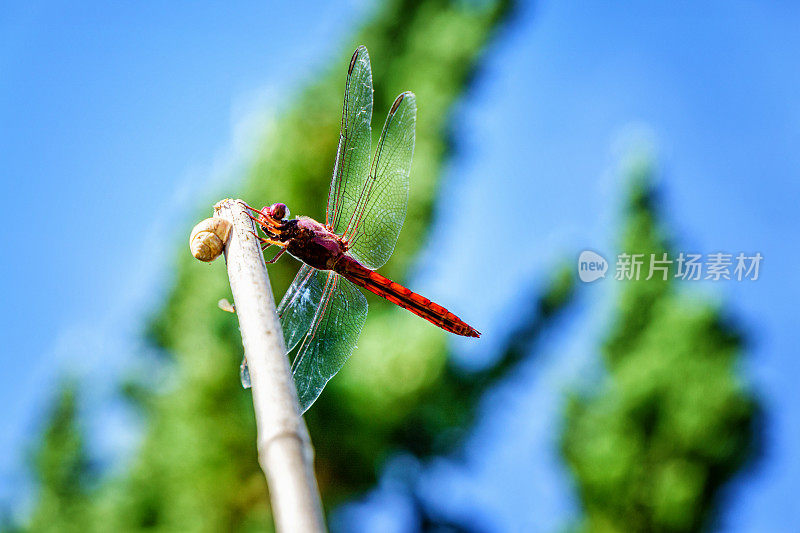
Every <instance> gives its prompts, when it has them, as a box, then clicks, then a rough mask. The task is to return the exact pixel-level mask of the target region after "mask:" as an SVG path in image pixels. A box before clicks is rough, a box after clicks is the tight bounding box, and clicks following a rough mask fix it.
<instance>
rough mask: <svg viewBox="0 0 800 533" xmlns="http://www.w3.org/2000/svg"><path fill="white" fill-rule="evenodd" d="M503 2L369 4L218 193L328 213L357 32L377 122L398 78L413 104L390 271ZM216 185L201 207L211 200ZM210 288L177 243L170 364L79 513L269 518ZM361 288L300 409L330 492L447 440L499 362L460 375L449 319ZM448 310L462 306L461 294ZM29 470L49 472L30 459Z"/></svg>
mask: <svg viewBox="0 0 800 533" xmlns="http://www.w3.org/2000/svg"><path fill="white" fill-rule="evenodd" d="M509 9H510V2H509V1H508V0H496V1H482V2H463V1H444V0H433V1H428V2H420V1H411V0H391V1H389V2H387V3H385V4H384V5H382V6H380V7H379V8H378V9H377V11H376V12H375V14H374V16H373V18H372V20H371V21H370V22H368V23H367V24H366V25H365V26H364V28H363V29H362V30H361V31H359V32H358V34H357V36H356V37H355V38H354V39H353V40H352V41H351V42H350V43H348V44H347V46H346V48H345V49H343V50H341V51H340V53H337V54H333V55H332V57H331V65H330V68H329V69H328V71H327V72H326V73H325V74H324V75H323V76H322V77H321V78H320V80H319V81H317V82H315V83H313V84H311V85H310V86H308V87H306V88H305V89H303V90H302V91H301V92H300V93H299V95H298V96H297V97H296V99H295V100H293V101H292V102H287V103H286V110H285V112H283V113H282V114H281V115H280V117H279V118H278V119H277V120H276V122H275V123H274V124H272V125H271V127H270V128H269V129H268V131H266V132H265V133H264V137H263V139H261V141H260V144H259V146H260V148H259V151H258V153H257V156H256V158H255V160H254V162H253V164H252V166H251V168H250V170H249V172H248V175H247V176H246V177H245V181H244V183H243V184H242V185H235V186H234V185H232V186H231V187H230V189H228V190H225V191H222V193H221V194H222V195H224V196H231V197H241V198H243V199H246V200H247V201H248V202H249V203H251V204H252V205H263V204H268V203H272V202H276V201H281V202H284V203H286V204H287V205H288V206H289V207H290V208H291V210H292V212H293V213H295V214H305V215H309V216H312V217H316V218H318V219H323V218H324V209H325V203H326V196H327V192H328V184H329V182H330V177H331V172H332V169H333V158H334V155H335V152H336V143H337V141H338V129H339V124H340V113H341V105H342V95H343V90H344V83H345V75H346V69H347V64H348V63H347V62H348V60H349V58H350V51H352V50H353V49H354V48H355V46H356V45H357V44H365V45H366V46H367V47H368V49H369V52H370V56H371V59H372V69H373V79H374V86H375V94H374V99H375V106H374V109H375V112H374V120H373V133H374V134H375V135H376V136H377V135H378V133H379V132H380V127H381V125H382V123H383V120H384V118H385V114H386V113H388V110H389V106H390V105H391V102H392V101H393V99H394V97H395V96H396V95H397V94H398V93H400V92H401V91H404V90H408V89H410V90H413V91H414V92H415V93H416V95H417V102H418V106H419V109H418V122H417V142H416V150H415V153H414V162H413V165H412V171H411V172H412V178H411V192H410V199H409V208H408V215H407V218H406V222H405V225H404V228H403V232H402V233H401V235H400V240H399V242H398V244H397V247H396V249H395V253H394V255H393V257H392V259H391V260H390V262H389V263H388V264H387V265H386V266H385V267H384V268H383V269H382V270H381V271H382V272H383V273H384V274H386V275H388V276H390V277H392V278H394V279H398V280H401V281H402V279H403V277H404V274H405V272H406V271H407V270H408V267H409V265H411V264H412V262H413V260H414V257H415V255H416V253H417V252H418V250H419V248H420V247H421V245H422V244H423V243H424V241H425V236H426V231H427V228H428V227H429V225H430V223H431V220H432V213H433V206H434V201H435V198H436V192H437V189H438V182H439V178H440V174H441V170H442V165H443V162H444V161H445V158H446V156H447V154H448V151H449V146H450V142H449V138H448V129H447V122H448V119H449V116H450V113H451V109H452V106H453V104H454V103H455V101H456V100H457V99H458V98H459V97H460V96H461V94H462V93H463V91H464V90H465V87H466V86H467V84H468V82H469V80H470V78H471V76H472V74H473V72H474V69H475V67H476V66H477V65H478V63H479V61H480V56H481V52H482V50H483V48H484V46H485V45H486V43H487V41H488V39H489V38H490V37H491V35H492V33H493V32H494V31H495V29H496V28H497V27H498V26H499V24H500V23H501V22H502V21H503V20H504V19H505V18H506V16H507V15H508V13H509ZM217 199H218V198H215V199H214V200H211V201H210V202H209V203H208V204H207V205H206V206H205V207H204V208H203V211H202V213H199V214H198V218H200V217H204V216H208V213H209V212H210V206H211V203H213V201H215V200H217ZM190 225H191V224H187V228H186V234H188V230H189V226H190ZM297 268H298V264H297V262H295V261H292V260H290V259H284V260H281V261H280V262H278V263H277V264H275V265H272V266H271V267H270V277H271V280H272V285H273V287H274V288H275V290H276V295H278V296H279V295H280V294H282V292H283V291H284V290H285V289H286V287H288V284H289V283H290V281H291V279H292V277H293V275H294V273H295V272H296V270H297ZM221 297H228V298H230V289H229V287H228V281H227V275H226V273H225V267H224V264H223V262H222V261H217V262H215V263H213V264H211V265H208V266H206V265H203V264H200V263H198V262H197V261H195V260H194V259H192V258H191V257H190V255H189V254H188V253H187V251H186V250H185V245H184V243H181V244H180V252H179V256H178V261H177V264H176V274H175V282H174V286H173V289H172V291H171V293H170V294H169V296H168V298H167V301H166V303H165V305H164V307H163V309H161V310H160V312H159V313H158V314H157V316H155V317H154V318H153V320H152V321H151V325H150V328H149V337H150V338H151V339H152V341H153V343H154V344H155V345H156V346H158V347H159V348H161V349H163V353H164V361H162V362H161V364H160V367H161V368H162V369H163V368H166V369H167V374H168V376H167V377H166V378H163V374H164V372H163V371H162V370H160V369H158V370H154V371H149V372H146V373H145V374H146V375H142V376H134V377H133V379H131V380H130V382H129V383H128V384H127V385H126V387H125V391H124V392H125V394H126V395H127V396H128V398H129V399H130V401H131V402H132V403H134V404H135V405H136V406H137V407H138V408H139V409H140V412H141V415H142V417H143V419H144V420H145V421H146V425H145V428H146V429H145V434H144V436H143V440H142V443H141V446H140V449H139V450H138V452H137V455H136V456H135V457H134V458H133V459H132V461H131V463H130V465H129V466H128V468H127V470H126V471H125V472H124V473H123V474H121V475H117V476H115V477H114V478H113V479H110V480H107V481H105V482H104V483H102V484H101V485H100V486H99V487H98V488H97V489H96V490H95V491H94V492H92V497H91V499H90V501H89V502H87V503H86V507H85V509H84V512H83V513H82V516H83V518H82V521H81V522H80V523H81V524H82V529H84V530H87V531H91V530H101V531H132V530H140V529H145V528H148V529H151V528H152V529H157V530H165V531H228V530H239V531H248V530H253V531H255V530H258V531H263V530H269V529H271V528H272V520H271V517H270V511H269V503H268V497H267V487H266V484H265V481H264V477H263V474H262V472H261V471H260V469H259V466H258V463H257V459H256V447H255V443H256V439H255V425H254V417H253V410H252V403H251V399H250V392H249V391H245V390H243V389H242V388H241V386H240V384H239V380H238V366H239V362H240V360H241V357H242V346H241V337H240V335H239V332H238V328H237V321H236V317H235V316H233V315H230V314H227V313H224V312H221V311H220V310H219V309H218V308H217V305H216V302H217V301H218V300H219V299H220V298H221ZM368 299H369V303H370V313H369V318H368V320H367V324H366V326H365V328H364V331H363V333H362V336H361V339H360V342H359V348H358V349H357V350H356V351H355V353H354V355H353V357H352V358H351V360H350V361H349V362H348V364H347V365H346V366H345V368H344V370H343V371H342V372H341V373H340V374H339V375H338V376H337V378H336V379H334V380H333V381H332V382H331V383H330V384H329V385H328V387H327V388H326V390H325V391H324V392H323V394H322V396H321V397H320V399H319V400H318V401H317V403H316V404H315V405H314V406H313V408H312V409H311V410H310V411H309V412H308V413H307V415H306V419H307V422H308V425H309V429H310V433H311V436H312V440H313V442H314V445H315V450H316V470H317V475H318V481H319V486H320V490H321V492H322V497H323V501H324V502H325V504H326V505H327V506H328V508H330V507H332V506H335V505H337V504H338V503H340V502H342V501H344V500H345V499H347V498H351V497H353V496H355V495H357V494H359V493H361V492H363V491H364V490H366V489H367V488H369V487H371V486H372V485H373V484H374V483H375V481H376V478H377V476H378V475H379V473H380V468H381V465H382V464H383V462H384V461H385V459H386V458H387V457H389V456H390V455H391V454H394V453H396V452H397V451H399V450H408V451H410V452H411V453H414V454H416V455H418V456H421V457H424V456H428V455H430V454H433V453H437V452H439V451H445V450H448V449H450V447H451V446H452V445H453V444H454V443H456V442H458V438H459V436H461V435H463V434H464V432H465V431H466V428H468V426H469V424H470V423H471V422H472V418H473V415H474V410H475V406H476V403H477V400H478V398H479V396H480V394H481V392H482V391H483V390H485V388H486V387H488V386H489V385H490V384H491V383H492V382H493V381H495V380H496V379H499V378H500V377H501V376H502V372H497V371H495V372H493V373H491V375H489V373H488V372H489V371H488V370H487V371H486V372H484V373H483V374H485V376H483V377H482V374H481V373H479V374H476V375H474V376H465V375H464V374H463V373H461V372H459V371H458V370H457V369H455V368H454V367H453V366H452V365H451V364H450V363H449V360H448V352H447V347H446V343H447V335H446V333H444V332H443V331H441V330H439V329H438V328H435V327H431V325H430V324H428V323H427V322H425V321H423V320H421V319H419V318H417V317H415V316H413V315H412V314H410V313H408V312H407V311H404V310H402V309H400V308H398V307H397V306H394V305H391V304H389V303H387V302H384V301H382V300H380V299H379V298H377V297H373V296H372V295H369V296H368ZM543 305H544V304H543ZM547 305H549V304H547ZM459 312H460V314H462V316H464V317H466V318H469V316H470V313H469V310H460V311H459ZM62 452H64V453H66V450H63V451H62ZM59 453H61V452H59ZM42 468H45V467H44V466H43V467H42ZM38 474H39V476H40V477H42V479H44V477H45V476H46V475H48V474H47V471H46V470H42V469H41V468H40V469H38ZM43 494H44V493H43ZM76 494H77V493H76ZM66 501H67V500H64V502H66ZM46 503H47V502H46V501H45V500H41V501H40V502H39V503H38V506H37V509H36V511H35V513H36V515H35V516H37V517H41V519H40V520H39V521H35V522H32V523H31V529H32V530H37V529H45V526H44V524H53V523H55V524H58V523H60V520H61V515H59V514H56V513H55V512H53V511H50V510H49V509H50V508H51V507H52V506H51V507H45V505H46Z"/></svg>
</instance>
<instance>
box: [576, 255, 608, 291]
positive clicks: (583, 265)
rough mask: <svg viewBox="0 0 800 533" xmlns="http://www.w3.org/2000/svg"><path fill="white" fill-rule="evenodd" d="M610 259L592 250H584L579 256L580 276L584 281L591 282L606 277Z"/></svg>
mask: <svg viewBox="0 0 800 533" xmlns="http://www.w3.org/2000/svg"><path fill="white" fill-rule="evenodd" d="M607 270H608V261H606V260H605V258H604V257H603V256H602V255H600V254H598V253H595V252H592V251H591V250H584V251H582V252H581V255H580V256H579V257H578V277H580V278H581V281H583V282H584V283H591V282H592V281H595V280H597V279H600V278H604V277H606V271H607Z"/></svg>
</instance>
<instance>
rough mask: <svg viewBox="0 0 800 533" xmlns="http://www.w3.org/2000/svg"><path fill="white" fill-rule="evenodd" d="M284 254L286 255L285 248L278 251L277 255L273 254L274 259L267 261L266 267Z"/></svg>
mask: <svg viewBox="0 0 800 533" xmlns="http://www.w3.org/2000/svg"><path fill="white" fill-rule="evenodd" d="M284 253H286V247H285V246H283V247H281V249H280V250H278V253H277V254H275V257H273V258H272V259H270V260H269V261H267V264H268V265H271V264H272V263H274V262H275V261H277V260H278V258H280V256H282V255H283V254H284Z"/></svg>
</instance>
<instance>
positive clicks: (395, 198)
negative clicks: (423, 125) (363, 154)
mask: <svg viewBox="0 0 800 533" xmlns="http://www.w3.org/2000/svg"><path fill="white" fill-rule="evenodd" d="M416 122H417V101H416V97H415V96H414V93H411V92H405V93H403V94H401V95H400V96H398V97H397V99H396V100H395V101H394V103H393V104H392V107H391V110H390V111H389V116H388V117H387V118H386V124H385V125H384V126H383V132H382V133H381V138H380V140H379V141H378V146H377V147H376V149H375V158H374V159H373V162H372V169H371V171H370V175H369V179H368V180H367V182H366V183H365V185H364V190H363V191H362V192H361V194H360V197H361V198H360V201H359V204H358V207H357V209H356V215H355V216H354V217H353V220H352V221H351V223H350V224H349V226H348V227H347V228H346V231H345V233H344V238H345V240H347V241H348V242H350V243H351V250H350V251H351V253H352V254H353V255H354V256H355V257H356V258H357V259H358V260H359V261H360V262H361V263H363V264H364V265H365V266H367V267H368V268H370V269H372V270H375V269H377V268H380V267H381V266H383V265H384V264H385V263H386V261H388V260H389V257H390V256H391V255H392V252H393V251H394V246H395V244H396V243H397V237H398V236H399V235H400V230H401V229H402V227H403V222H404V221H405V218H406V207H407V206H408V176H409V172H410V171H411V159H412V157H413V155H414V137H415V128H416Z"/></svg>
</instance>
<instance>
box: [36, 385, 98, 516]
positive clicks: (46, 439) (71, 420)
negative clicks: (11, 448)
mask: <svg viewBox="0 0 800 533" xmlns="http://www.w3.org/2000/svg"><path fill="white" fill-rule="evenodd" d="M48 420H49V423H48V425H47V427H46V428H45V430H44V435H43V436H42V441H41V443H40V445H39V449H38V450H37V452H36V454H35V456H34V458H33V463H34V465H35V468H36V471H37V472H38V473H39V501H38V505H37V507H36V511H35V512H34V514H33V516H32V517H31V522H30V527H31V529H32V530H36V531H66V532H70V531H76V532H77V531H85V528H86V524H87V521H88V520H87V516H86V509H87V504H88V503H89V499H88V494H89V491H90V489H91V476H92V468H91V465H90V462H89V457H88V454H87V452H86V447H85V442H84V437H83V433H82V431H81V427H80V424H79V423H78V409H77V399H76V384H75V383H74V382H67V383H64V384H63V385H62V387H61V391H60V394H59V396H58V398H57V399H56V402H55V405H54V408H53V410H52V412H51V413H50V414H49V416H48Z"/></svg>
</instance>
